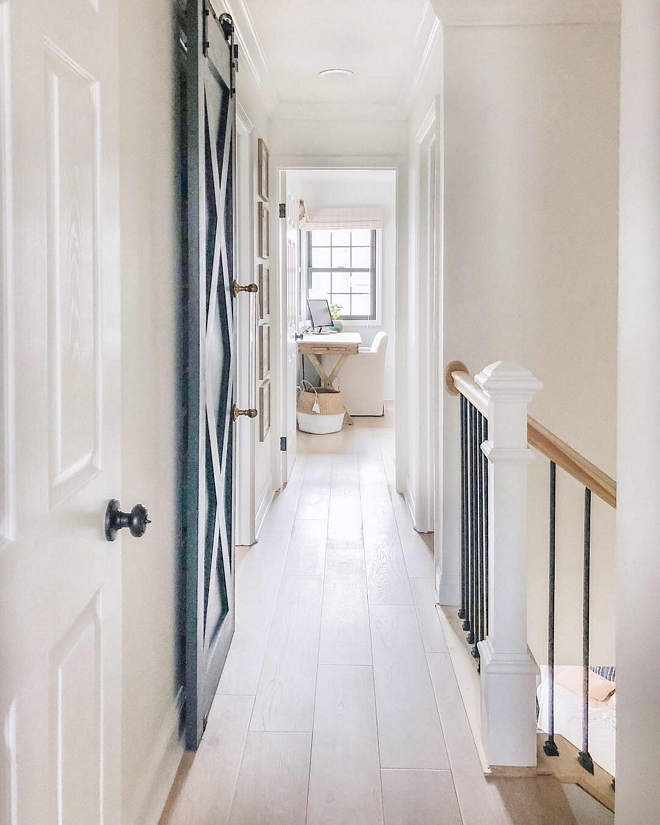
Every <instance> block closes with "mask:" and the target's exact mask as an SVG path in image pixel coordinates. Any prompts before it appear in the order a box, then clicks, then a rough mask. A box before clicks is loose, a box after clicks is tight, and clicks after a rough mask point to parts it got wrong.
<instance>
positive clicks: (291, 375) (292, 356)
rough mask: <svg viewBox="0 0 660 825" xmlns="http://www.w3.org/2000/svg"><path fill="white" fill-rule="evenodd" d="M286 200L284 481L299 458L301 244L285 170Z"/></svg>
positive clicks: (295, 203)
mask: <svg viewBox="0 0 660 825" xmlns="http://www.w3.org/2000/svg"><path fill="white" fill-rule="evenodd" d="M280 203H285V204H286V217H284V218H281V219H280V225H281V229H280V239H281V240H280V254H281V258H280V260H281V264H280V267H281V269H280V272H281V277H282V282H283V287H284V289H285V290H286V294H285V296H284V300H283V308H284V318H283V319H282V320H283V323H282V330H283V339H284V340H283V342H282V344H283V348H284V351H283V360H284V386H283V395H282V416H283V423H284V427H283V431H284V435H285V436H286V450H285V451H283V452H282V481H283V482H285V483H286V482H287V481H288V480H289V477H290V475H291V471H292V470H293V465H294V464H295V461H296V446H297V445H296V441H297V438H296V436H297V431H298V426H297V418H296V405H297V386H298V342H297V340H296V333H297V332H298V321H299V318H300V307H299V306H298V304H299V295H300V284H299V273H300V270H299V265H300V249H299V248H298V247H299V244H298V198H296V197H294V196H293V195H292V194H291V192H290V191H289V185H288V183H287V176H286V173H284V172H283V173H282V186H281V200H280Z"/></svg>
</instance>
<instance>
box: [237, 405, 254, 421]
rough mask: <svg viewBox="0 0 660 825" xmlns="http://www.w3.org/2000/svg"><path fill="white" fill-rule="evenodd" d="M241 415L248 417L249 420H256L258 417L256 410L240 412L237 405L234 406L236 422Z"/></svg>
mask: <svg viewBox="0 0 660 825" xmlns="http://www.w3.org/2000/svg"><path fill="white" fill-rule="evenodd" d="M240 415H247V417H248V418H256V417H257V411H256V410H254V409H253V410H239V409H238V407H237V406H236V404H234V421H236V419H237V418H238V417H239V416H240Z"/></svg>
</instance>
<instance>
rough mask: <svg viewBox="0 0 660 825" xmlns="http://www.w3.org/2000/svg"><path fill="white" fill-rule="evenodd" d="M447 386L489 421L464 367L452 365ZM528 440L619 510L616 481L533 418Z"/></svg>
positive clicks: (483, 399)
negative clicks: (465, 399)
mask: <svg viewBox="0 0 660 825" xmlns="http://www.w3.org/2000/svg"><path fill="white" fill-rule="evenodd" d="M445 386H446V387H447V390H448V391H449V392H450V393H451V394H452V395H463V396H464V397H465V398H467V400H468V401H469V402H470V403H471V404H473V405H474V406H475V407H476V408H477V409H478V410H479V412H480V413H481V414H482V415H484V416H485V417H486V418H488V396H487V395H486V393H485V392H484V391H483V390H482V389H481V387H480V386H479V385H478V384H477V382H476V381H475V380H474V378H472V376H471V375H470V374H469V373H468V371H467V368H466V367H465V365H464V364H462V363H461V362H459V361H452V363H451V364H449V366H448V367H447V370H446V372H445ZM527 440H528V442H529V444H530V446H531V447H534V449H535V450H538V451H539V452H540V453H541V454H542V455H544V456H545V457H546V458H548V459H549V460H550V461H554V462H555V464H556V465H557V467H561V468H562V470H565V471H566V472H567V473H568V474H569V475H571V476H573V478H574V479H576V480H577V481H579V482H580V484H583V485H584V486H585V487H588V488H589V489H590V490H591V492H592V493H593V494H594V495H596V496H598V498H600V499H602V500H603V501H604V502H605V503H606V504H609V505H610V507H614V508H616V481H615V480H614V479H613V478H610V476H608V475H607V473H604V472H603V471H602V470H600V469H599V468H598V467H596V465H595V464H592V463H591V461H588V460H587V459H586V458H585V457H584V456H583V455H581V454H580V453H578V451H577V450H574V449H573V448H572V447H570V446H569V445H568V444H567V443H566V442H565V441H562V440H561V438H558V437H557V436H556V435H555V434H554V433H552V432H550V430H548V429H546V427H544V426H543V425H542V424H539V422H538V421H536V419H534V418H532V417H531V415H530V416H528V417H527Z"/></svg>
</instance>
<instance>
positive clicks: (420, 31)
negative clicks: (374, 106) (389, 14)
mask: <svg viewBox="0 0 660 825" xmlns="http://www.w3.org/2000/svg"><path fill="white" fill-rule="evenodd" d="M440 31H441V24H440V21H439V20H438V16H437V15H436V13H435V11H434V10H433V6H432V5H431V3H430V0H426V3H424V7H423V8H422V16H421V19H420V21H419V25H418V26H417V31H416V32H415V37H414V40H413V44H412V48H411V54H412V55H413V58H414V59H413V60H411V62H410V70H409V72H408V74H407V76H406V77H405V78H404V80H403V82H402V84H401V90H400V91H399V97H398V101H397V106H398V107H399V108H400V109H401V110H402V111H403V112H404V113H405V114H406V116H407V114H408V112H409V110H410V108H411V106H412V102H413V100H414V97H415V95H416V93H417V90H418V89H419V86H420V84H421V82H422V80H423V79H424V74H425V73H426V69H427V67H428V63H429V60H430V57H431V53H432V51H433V46H434V45H435V42H436V40H437V38H438V36H439V34H440Z"/></svg>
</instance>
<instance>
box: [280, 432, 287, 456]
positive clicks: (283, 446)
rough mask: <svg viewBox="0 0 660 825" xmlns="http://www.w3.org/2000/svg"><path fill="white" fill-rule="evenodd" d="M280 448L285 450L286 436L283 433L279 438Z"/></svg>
mask: <svg viewBox="0 0 660 825" xmlns="http://www.w3.org/2000/svg"><path fill="white" fill-rule="evenodd" d="M280 450H281V451H282V452H283V453H285V452H286V436H285V435H283V436H282V438H280Z"/></svg>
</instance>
